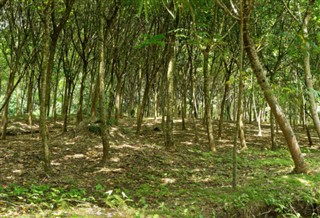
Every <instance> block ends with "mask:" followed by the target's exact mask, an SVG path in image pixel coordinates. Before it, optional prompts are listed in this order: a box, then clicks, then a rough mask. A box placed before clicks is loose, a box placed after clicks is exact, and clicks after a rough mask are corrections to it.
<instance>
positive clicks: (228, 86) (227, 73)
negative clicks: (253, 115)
mask: <svg viewBox="0 0 320 218" xmlns="http://www.w3.org/2000/svg"><path fill="white" fill-rule="evenodd" d="M230 76H231V71H230V70H228V69H227V72H226V81H225V85H224V94H223V97H222V102H221V108H220V118H219V129H218V138H219V140H221V135H222V128H223V122H224V108H225V105H226V100H227V96H228V95H229V91H230Z"/></svg>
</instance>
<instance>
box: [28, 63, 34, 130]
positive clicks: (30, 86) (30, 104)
mask: <svg viewBox="0 0 320 218" xmlns="http://www.w3.org/2000/svg"><path fill="white" fill-rule="evenodd" d="M33 85H34V70H33V69H32V70H31V72H30V76H29V84H28V94H27V95H28V96H27V113H28V123H29V128H30V131H31V136H33V129H32V110H33V97H32V96H33Z"/></svg>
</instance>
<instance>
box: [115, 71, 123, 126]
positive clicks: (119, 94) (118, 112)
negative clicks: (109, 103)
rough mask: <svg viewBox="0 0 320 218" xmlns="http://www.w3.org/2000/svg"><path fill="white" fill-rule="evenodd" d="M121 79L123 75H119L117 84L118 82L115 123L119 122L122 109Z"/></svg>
mask: <svg viewBox="0 0 320 218" xmlns="http://www.w3.org/2000/svg"><path fill="white" fill-rule="evenodd" d="M121 81H122V77H121V76H117V84H116V111H115V124H116V125H117V124H118V121H119V120H120V110H121V108H120V107H121Z"/></svg>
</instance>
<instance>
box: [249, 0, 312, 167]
mask: <svg viewBox="0 0 320 218" xmlns="http://www.w3.org/2000/svg"><path fill="white" fill-rule="evenodd" d="M248 1H249V0H245V7H244V10H245V13H244V45H245V49H246V52H247V54H248V57H249V60H250V63H251V66H252V70H253V72H254V73H255V75H256V77H257V80H258V83H259V85H260V87H261V89H262V91H263V93H264V96H265V98H266V100H267V102H268V104H269V106H270V108H271V110H272V113H273V114H274V116H275V119H276V120H277V122H278V124H279V126H280V128H281V130H282V133H283V135H284V137H285V139H286V142H287V145H288V148H289V150H290V153H291V157H292V159H293V162H294V165H295V168H294V172H295V173H307V172H308V171H309V169H308V165H307V164H306V162H305V161H304V158H303V156H302V153H301V150H300V146H299V144H298V141H297V138H296V136H295V134H294V132H293V130H292V128H291V125H290V123H289V122H288V120H287V118H286V116H285V114H284V113H283V111H282V108H281V106H280V105H279V103H278V100H277V98H276V97H275V95H274V94H273V92H272V89H271V87H270V84H269V82H268V80H267V77H266V74H265V72H264V69H263V67H262V65H261V62H260V58H259V56H258V53H257V51H256V49H255V43H254V42H253V40H252V39H251V36H250V32H249V31H250V30H249V24H248V22H249V21H248V19H249V17H247V16H248V15H249V14H250V8H251V7H252V5H248V4H250V3H249V2H248Z"/></svg>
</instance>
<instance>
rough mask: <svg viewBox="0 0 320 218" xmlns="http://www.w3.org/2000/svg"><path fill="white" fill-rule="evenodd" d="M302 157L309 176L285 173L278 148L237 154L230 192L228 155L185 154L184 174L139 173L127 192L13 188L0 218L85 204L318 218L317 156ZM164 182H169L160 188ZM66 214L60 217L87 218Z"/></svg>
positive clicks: (158, 213) (125, 213) (286, 157)
mask: <svg viewBox="0 0 320 218" xmlns="http://www.w3.org/2000/svg"><path fill="white" fill-rule="evenodd" d="M302 151H303V153H304V154H306V157H307V160H308V163H309V165H310V167H311V169H313V170H314V172H313V173H312V174H310V175H305V174H291V173H290V172H291V171H292V160H291V158H290V154H289V152H288V151H287V150H286V149H284V148H282V149H279V150H277V151H269V150H262V149H260V148H250V149H248V150H246V151H243V152H241V153H240V154H238V170H237V173H238V176H237V179H238V185H237V189H236V190H234V189H233V188H232V187H231V182H232V176H231V175H232V158H231V151H224V152H220V151H218V152H217V153H209V152H201V151H199V150H196V149H194V150H190V152H191V153H192V154H193V159H192V160H190V163H191V165H190V166H189V168H186V167H182V168H181V169H178V170H175V168H174V166H172V171H170V170H167V172H166V173H165V174H161V173H158V174H150V173H149V174H148V173H146V172H142V173H144V174H145V175H144V181H145V182H143V183H141V184H139V185H136V186H135V188H132V189H128V188H125V187H121V183H120V184H119V187H120V188H118V189H110V187H107V186H104V185H103V184H100V183H98V184H96V185H95V186H94V187H93V188H92V189H91V190H86V189H81V188H61V187H56V186H54V185H50V184H49V185H28V184H24V185H17V184H13V185H10V186H8V187H0V204H1V205H2V207H0V208H1V211H0V216H1V213H2V214H3V216H4V215H5V214H7V213H8V212H10V211H12V210H20V211H24V212H25V213H27V214H35V213H37V212H38V211H51V212H52V217H60V216H58V215H54V212H53V211H57V210H65V211H67V210H69V209H70V208H77V207H81V205H84V204H89V205H91V207H93V205H97V206H99V207H101V208H106V209H112V210H113V211H116V212H108V213H111V215H112V217H199V218H200V217H257V216H267V215H269V216H273V217H276V216H279V217H319V212H320V209H319V205H320V189H319V187H320V174H319V172H318V171H317V170H318V169H320V162H319V155H320V152H319V150H311V149H308V148H303V150H302ZM199 161H202V162H203V163H208V169H200V170H202V171H200V172H198V170H195V169H194V168H193V167H192V163H195V162H199ZM159 170H160V169H159ZM179 170H180V171H179ZM207 171H209V172H207ZM165 177H170V178H171V180H168V181H169V182H167V183H165V182H161V181H163V180H164V178H165ZM127 182H128V181H127ZM129 182H130V181H129ZM66 214H68V213H65V214H64V217H91V216H82V215H70V214H69V215H66ZM72 214H76V212H72ZM106 214H107V212H105V216H106V217H107V215H106ZM102 215H103V213H102ZM49 217H50V216H49ZM61 217H63V216H62V215H61ZM102 217H103V216H102Z"/></svg>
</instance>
